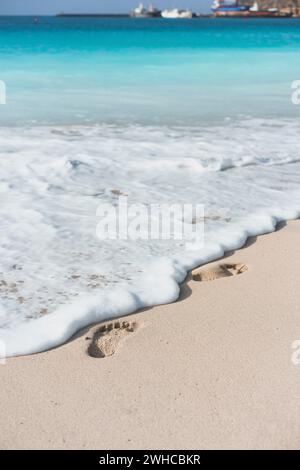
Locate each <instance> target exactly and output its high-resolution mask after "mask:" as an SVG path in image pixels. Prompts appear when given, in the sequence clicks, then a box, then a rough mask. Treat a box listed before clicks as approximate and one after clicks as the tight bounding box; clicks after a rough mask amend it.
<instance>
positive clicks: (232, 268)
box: [192, 263, 248, 281]
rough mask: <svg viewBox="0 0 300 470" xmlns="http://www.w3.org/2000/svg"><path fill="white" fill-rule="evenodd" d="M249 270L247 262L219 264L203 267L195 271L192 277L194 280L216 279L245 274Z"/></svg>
mask: <svg viewBox="0 0 300 470" xmlns="http://www.w3.org/2000/svg"><path fill="white" fill-rule="evenodd" d="M247 270H248V266H247V265H246V264H242V263H238V264H229V263H224V264H218V265H216V266H213V267H212V268H209V269H203V270H202V269H201V270H199V271H196V272H194V273H193V275H192V278H193V280H194V281H214V280H215V279H220V278H223V277H230V276H236V275H238V274H243V273H244V272H245V271H247Z"/></svg>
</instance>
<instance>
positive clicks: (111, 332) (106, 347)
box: [87, 321, 138, 358]
mask: <svg viewBox="0 0 300 470" xmlns="http://www.w3.org/2000/svg"><path fill="white" fill-rule="evenodd" d="M137 328H138V325H137V323H135V322H132V323H130V322H127V321H123V322H119V321H117V322H114V323H107V324H106V325H103V326H101V327H100V328H98V330H97V331H96V332H95V333H94V336H93V338H92V342H91V343H90V345H89V347H88V350H87V352H88V354H89V356H91V357H96V358H104V357H108V356H113V355H114V354H115V352H116V350H117V349H118V345H119V343H120V341H122V340H123V339H124V338H125V337H126V336H128V335H129V334H130V333H134V332H135V331H136V330H137Z"/></svg>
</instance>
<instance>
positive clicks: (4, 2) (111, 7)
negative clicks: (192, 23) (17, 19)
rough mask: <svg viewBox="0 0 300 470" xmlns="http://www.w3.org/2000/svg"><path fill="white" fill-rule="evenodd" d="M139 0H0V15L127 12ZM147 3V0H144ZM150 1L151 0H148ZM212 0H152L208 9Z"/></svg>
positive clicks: (166, 5) (161, 4)
mask: <svg viewBox="0 0 300 470" xmlns="http://www.w3.org/2000/svg"><path fill="white" fill-rule="evenodd" d="M138 3H139V0H0V15H55V14H57V13H60V12H65V13H83V12H84V13H127V12H128V11H130V10H132V9H133V8H134V7H136V6H137V4H138ZM144 3H145V4H146V5H148V1H147V0H146V1H144ZM149 3H151V0H150V1H149ZM211 3H212V0H153V4H154V5H155V6H157V7H159V8H174V7H177V8H191V9H192V10H194V11H196V12H198V11H208V10H209V6H210V5H211Z"/></svg>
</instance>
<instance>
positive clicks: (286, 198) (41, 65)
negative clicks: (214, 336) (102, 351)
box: [0, 17, 300, 355]
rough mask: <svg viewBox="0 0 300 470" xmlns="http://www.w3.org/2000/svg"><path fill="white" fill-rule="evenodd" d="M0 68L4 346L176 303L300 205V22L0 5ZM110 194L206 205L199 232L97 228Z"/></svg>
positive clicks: (22, 346) (51, 342) (112, 202)
mask: <svg viewBox="0 0 300 470" xmlns="http://www.w3.org/2000/svg"><path fill="white" fill-rule="evenodd" d="M0 80H2V81H4V82H5V84H6V91H7V104H6V105H0V201H1V202H0V227H1V237H0V340H1V341H2V342H1V343H0V345H2V346H3V345H4V346H5V354H7V355H17V354H25V353H31V352H35V351H41V350H44V349H47V348H49V347H52V346H56V345H59V344H61V343H63V342H64V341H66V340H67V339H68V338H70V336H71V335H72V334H73V333H75V332H76V331H77V330H78V329H79V328H80V327H83V326H86V325H88V324H90V323H93V322H99V321H103V320H105V319H108V318H113V317H117V316H120V315H123V314H126V313H130V312H133V311H135V310H136V309H138V308H141V307H147V306H152V305H154V304H159V303H164V302H170V301H173V300H175V299H176V298H177V297H178V293H179V283H180V282H181V281H182V280H183V279H184V277H185V275H186V273H187V271H188V270H190V269H192V268H193V267H195V266H198V265H200V264H203V263H206V262H208V261H209V260H213V259H216V258H217V257H220V256H222V255H223V254H224V252H226V251H228V250H232V249H236V248H239V247H241V246H243V244H244V243H245V241H246V240H247V238H248V237H249V236H251V235H258V234H261V233H266V232H270V231H272V230H274V228H275V226H276V223H277V222H278V221H279V220H287V219H289V218H296V217H298V216H299V215H300V187H299V184H300V141H299V136H300V106H299V105H298V106H297V105H296V104H293V103H292V99H291V97H292V88H291V87H292V83H293V82H294V81H295V80H300V21H299V20H296V19H295V20H292V19H291V20H289V19H285V20H274V19H268V20H263V19H260V20H254V19H253V20H238V19H235V20H229V19H227V20H226V19H225V20H222V19H194V20H160V19H149V20H146V19H136V20H134V19H127V18H97V19H96V18H48V17H43V18H39V21H38V22H35V21H34V18H25V17H23V18H8V17H6V18H4V17H2V18H0ZM120 194H122V195H124V197H126V198H127V202H128V204H129V205H130V204H143V205H144V206H146V207H150V205H151V204H162V203H167V204H174V203H180V204H183V203H186V204H194V205H195V204H203V205H204V210H205V240H204V245H203V246H202V245H201V246H200V245H199V247H198V246H197V249H196V250H194V251H192V252H190V251H188V250H186V247H185V244H184V243H182V242H179V241H174V240H171V239H170V240H152V239H139V240H100V239H99V237H97V232H96V229H97V224H98V222H99V220H98V218H97V215H96V214H97V209H99V207H102V205H103V204H106V205H109V207H111V208H115V207H116V206H117V205H118V201H119V195H120ZM125 195H126V196H125ZM187 223H190V224H192V221H187ZM196 223H198V222H197V221H196ZM199 223H200V222H199ZM199 315H200V317H201V305H200V306H199ZM199 321H200V322H201V318H200V320H199ZM1 354H3V347H2V350H1V351H0V355H1Z"/></svg>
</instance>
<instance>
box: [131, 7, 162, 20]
mask: <svg viewBox="0 0 300 470" xmlns="http://www.w3.org/2000/svg"><path fill="white" fill-rule="evenodd" d="M160 14H161V11H160V10H158V9H157V8H155V7H154V6H153V5H152V4H150V5H149V7H148V9H147V8H145V7H144V4H143V3H140V4H139V6H138V7H136V8H135V9H134V10H133V11H132V12H131V14H130V16H132V17H133V18H157V17H158V16H160Z"/></svg>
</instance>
